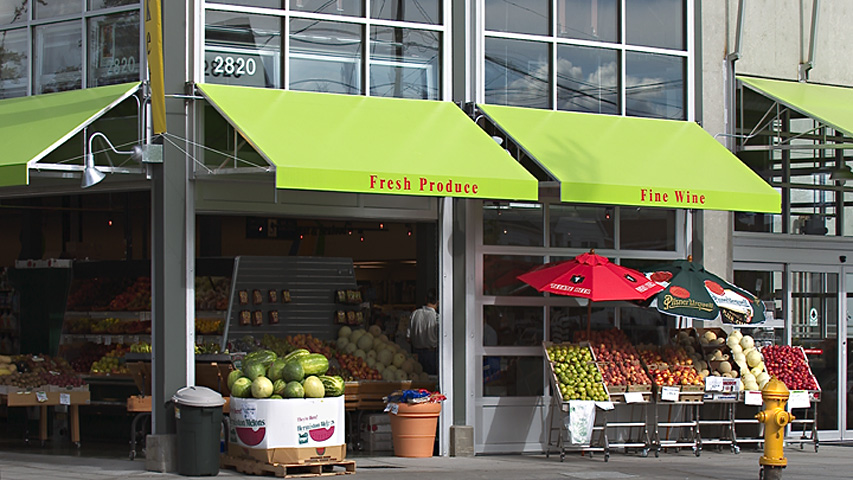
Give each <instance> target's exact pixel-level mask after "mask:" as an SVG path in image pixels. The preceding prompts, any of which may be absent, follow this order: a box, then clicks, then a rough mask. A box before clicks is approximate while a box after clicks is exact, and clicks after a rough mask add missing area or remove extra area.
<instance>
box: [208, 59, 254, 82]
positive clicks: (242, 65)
mask: <svg viewBox="0 0 853 480" xmlns="http://www.w3.org/2000/svg"><path fill="white" fill-rule="evenodd" d="M257 71H258V64H257V61H255V59H254V58H251V57H248V58H247V57H241V56H233V55H216V56H214V57H213V58H211V59H209V60H208V59H205V60H204V74H205V75H211V76H214V77H234V78H240V77H242V76H244V75H249V76H253V75H255V73H257Z"/></svg>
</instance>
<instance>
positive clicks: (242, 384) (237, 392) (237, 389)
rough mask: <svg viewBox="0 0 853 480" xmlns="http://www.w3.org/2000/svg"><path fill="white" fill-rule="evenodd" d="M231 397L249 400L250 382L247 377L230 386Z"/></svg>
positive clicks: (250, 393)
mask: <svg viewBox="0 0 853 480" xmlns="http://www.w3.org/2000/svg"><path fill="white" fill-rule="evenodd" d="M231 395H232V396H234V397H238V398H249V397H251V396H252V381H251V380H249V379H248V378H247V377H240V378H238V379H237V380H235V381H234V384H233V385H231Z"/></svg>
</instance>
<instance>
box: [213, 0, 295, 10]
mask: <svg viewBox="0 0 853 480" xmlns="http://www.w3.org/2000/svg"><path fill="white" fill-rule="evenodd" d="M205 2H206V3H222V4H227V5H242V6H246V7H260V8H284V6H283V0H205Z"/></svg>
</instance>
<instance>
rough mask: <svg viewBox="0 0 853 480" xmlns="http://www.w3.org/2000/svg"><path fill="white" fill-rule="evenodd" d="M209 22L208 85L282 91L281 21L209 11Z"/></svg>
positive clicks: (205, 60) (206, 19) (206, 35)
mask: <svg viewBox="0 0 853 480" xmlns="http://www.w3.org/2000/svg"><path fill="white" fill-rule="evenodd" d="M205 21H206V22H207V24H206V25H205V29H204V32H205V50H204V78H205V81H207V82H211V83H220V84H227V85H244V86H250V87H267V88H279V87H281V71H280V68H279V65H280V58H281V20H280V19H279V18H278V17H269V16H265V15H248V14H244V13H229V12H217V11H214V10H209V11H207V12H206V17H205Z"/></svg>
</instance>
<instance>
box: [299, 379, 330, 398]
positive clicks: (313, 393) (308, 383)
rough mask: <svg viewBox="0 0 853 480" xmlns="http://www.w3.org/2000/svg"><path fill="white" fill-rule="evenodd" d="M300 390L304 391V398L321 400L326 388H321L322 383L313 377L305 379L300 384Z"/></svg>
mask: <svg viewBox="0 0 853 480" xmlns="http://www.w3.org/2000/svg"><path fill="white" fill-rule="evenodd" d="M302 389H303V390H305V398H323V397H324V396H326V387H325V386H323V381H322V380H320V379H319V378H318V377H317V376H315V375H311V376H310V377H307V378H306V379H305V380H304V381H303V382H302Z"/></svg>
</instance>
